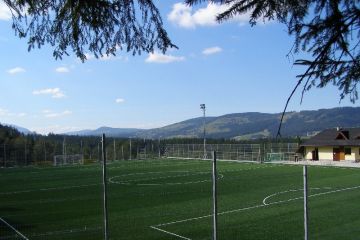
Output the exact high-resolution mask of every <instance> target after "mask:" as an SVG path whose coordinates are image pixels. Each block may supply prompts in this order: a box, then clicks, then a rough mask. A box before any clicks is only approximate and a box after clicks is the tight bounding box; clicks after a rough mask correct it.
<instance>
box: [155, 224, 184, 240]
mask: <svg viewBox="0 0 360 240" xmlns="http://www.w3.org/2000/svg"><path fill="white" fill-rule="evenodd" d="M150 228H152V229H155V230H157V231H160V232H163V233H166V234H170V235H172V236H175V237H178V238H181V239H185V240H191V238H187V237H184V236H181V235H179V234H176V233H172V232H169V231H166V230H164V229H161V228H158V227H155V226H150Z"/></svg>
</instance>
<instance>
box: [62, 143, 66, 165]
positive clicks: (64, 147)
mask: <svg viewBox="0 0 360 240" xmlns="http://www.w3.org/2000/svg"><path fill="white" fill-rule="evenodd" d="M63 159H64V162H63V163H66V143H65V137H64V141H63Z"/></svg>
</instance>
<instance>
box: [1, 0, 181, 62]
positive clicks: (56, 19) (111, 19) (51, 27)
mask: <svg viewBox="0 0 360 240" xmlns="http://www.w3.org/2000/svg"><path fill="white" fill-rule="evenodd" d="M4 2H5V4H6V5H7V6H8V7H9V8H10V10H11V11H12V17H13V28H14V30H15V32H16V34H17V35H18V36H19V37H20V38H27V39H28V46H29V50H31V49H33V48H36V47H39V48H40V47H41V46H43V45H45V44H47V43H48V44H50V45H51V46H53V48H54V51H53V55H54V57H55V58H56V59H58V58H60V59H61V58H62V57H63V55H64V54H65V55H68V54H69V48H70V49H71V51H73V52H74V53H75V54H76V56H77V57H79V58H80V59H81V60H82V61H84V60H86V53H88V52H91V53H93V54H94V55H95V56H96V57H99V56H103V54H106V55H115V54H116V51H117V50H118V49H120V50H122V49H125V50H126V51H128V52H132V53H133V54H137V53H138V54H140V53H141V52H143V51H145V52H153V51H154V49H160V50H161V51H163V52H164V51H166V49H168V48H171V47H176V46H175V45H174V44H173V43H172V42H171V40H170V39H169V37H168V35H167V32H166V31H165V29H164V28H163V22H162V19H161V16H160V13H159V11H158V9H157V8H156V7H155V5H154V4H153V2H152V0H128V1H123V0H96V1H95V0H91V1H88V0H41V1H38V0H36V1H35V0H20V1H18V0H4Z"/></svg>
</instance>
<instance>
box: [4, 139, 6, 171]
mask: <svg viewBox="0 0 360 240" xmlns="http://www.w3.org/2000/svg"><path fill="white" fill-rule="evenodd" d="M4 167H5V168H6V144H5V143H4Z"/></svg>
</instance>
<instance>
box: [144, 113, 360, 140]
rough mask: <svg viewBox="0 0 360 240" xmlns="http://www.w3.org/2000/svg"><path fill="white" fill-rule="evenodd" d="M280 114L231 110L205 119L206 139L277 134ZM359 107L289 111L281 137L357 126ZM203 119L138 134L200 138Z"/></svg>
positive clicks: (247, 137) (272, 135)
mask: <svg viewBox="0 0 360 240" xmlns="http://www.w3.org/2000/svg"><path fill="white" fill-rule="evenodd" d="M280 118H281V113H275V114H270V113H257V112H249V113H234V114H227V115H223V116H219V117H208V118H206V134H207V136H208V137H209V138H233V139H239V140H240V139H254V138H265V137H274V136H276V133H277V130H278V127H279V123H280ZM359 126H360V107H356V108H353V107H343V108H332V109H320V110H315V111H301V112H288V113H286V115H285V118H284V122H283V127H282V130H281V133H282V135H283V136H293V137H295V136H307V135H311V134H314V133H316V132H318V131H321V130H324V129H326V128H334V127H359ZM202 134H203V128H202V118H195V119H190V120H187V121H183V122H179V123H175V124H172V125H169V126H165V127H162V128H157V129H151V130H147V131H145V132H141V133H139V134H137V136H138V137H147V138H158V137H162V138H166V137H167V138H170V137H201V136H202Z"/></svg>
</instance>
